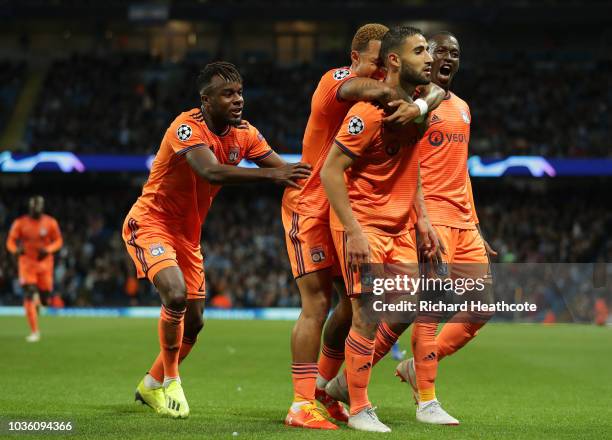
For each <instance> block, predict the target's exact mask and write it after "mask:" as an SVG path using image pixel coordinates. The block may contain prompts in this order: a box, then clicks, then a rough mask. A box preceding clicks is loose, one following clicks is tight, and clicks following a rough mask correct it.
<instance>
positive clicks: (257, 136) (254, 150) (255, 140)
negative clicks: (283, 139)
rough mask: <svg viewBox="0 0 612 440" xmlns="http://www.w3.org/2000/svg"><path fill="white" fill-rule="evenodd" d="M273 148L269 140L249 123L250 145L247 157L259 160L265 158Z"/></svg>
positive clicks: (255, 160)
mask: <svg viewBox="0 0 612 440" xmlns="http://www.w3.org/2000/svg"><path fill="white" fill-rule="evenodd" d="M272 152H273V150H272V147H270V145H268V141H266V138H264V137H263V135H262V134H261V133H260V132H259V130H257V129H256V128H255V127H253V126H252V125H250V124H249V145H248V147H247V151H246V158H247V159H248V160H252V161H254V162H257V161H258V160H262V159H265V158H266V157H268V156H269V155H270V154H272Z"/></svg>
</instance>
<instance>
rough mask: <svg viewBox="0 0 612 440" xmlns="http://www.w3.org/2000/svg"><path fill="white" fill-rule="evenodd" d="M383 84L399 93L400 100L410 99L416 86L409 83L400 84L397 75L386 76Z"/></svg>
mask: <svg viewBox="0 0 612 440" xmlns="http://www.w3.org/2000/svg"><path fill="white" fill-rule="evenodd" d="M385 83H386V84H387V85H388V86H390V87H393V88H395V89H396V90H397V91H398V92H399V93H400V95H402V99H406V98H411V97H412V95H413V94H414V91H415V90H416V85H414V84H410V83H405V84H404V83H402V81H400V79H399V75H391V74H389V75H387V78H386V79H385Z"/></svg>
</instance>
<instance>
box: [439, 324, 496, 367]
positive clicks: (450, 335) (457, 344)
mask: <svg viewBox="0 0 612 440" xmlns="http://www.w3.org/2000/svg"><path fill="white" fill-rule="evenodd" d="M483 325H485V323H484V322H447V323H446V324H444V325H443V326H442V330H440V333H439V334H438V337H437V338H436V343H437V346H438V361H439V360H441V359H442V358H444V357H446V356H449V355H451V354H453V353H454V352H456V351H457V350H459V349H460V348H461V347H463V346H464V345H465V344H467V343H468V342H470V340H472V339H473V338H474V337H475V336H476V335H477V334H478V330H480V328H481V327H482V326H483Z"/></svg>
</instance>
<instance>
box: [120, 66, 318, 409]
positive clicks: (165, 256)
mask: <svg viewBox="0 0 612 440" xmlns="http://www.w3.org/2000/svg"><path fill="white" fill-rule="evenodd" d="M197 87H198V92H199V94H200V98H201V103H202V106H201V108H194V109H192V110H189V111H187V112H184V113H181V114H180V115H179V116H178V117H177V118H176V119H175V120H174V121H173V122H172V124H171V125H170V127H169V128H168V130H167V131H166V134H165V135H164V138H163V140H162V142H161V146H160V148H159V151H158V152H157V155H156V156H155V160H154V161H153V165H152V168H151V173H150V175H149V179H148V180H147V182H146V183H145V185H144V188H143V190H142V195H141V196H140V197H139V198H138V200H137V201H136V203H134V205H133V206H132V209H131V210H130V212H129V213H128V215H127V217H126V219H125V222H124V225H123V238H124V241H125V243H126V246H127V250H128V252H129V254H130V256H131V257H132V260H133V261H134V264H135V265H136V269H137V272H138V277H139V278H144V277H147V278H148V279H149V280H150V281H151V282H152V283H153V284H154V285H155V287H156V288H157V290H158V292H159V294H160V297H161V300H162V308H161V316H160V320H159V326H158V334H159V341H160V347H161V352H160V354H159V356H158V357H157V359H156V360H155V362H154V364H153V366H152V367H151V369H150V371H149V372H148V373H147V374H146V375H145V377H144V378H143V380H142V381H141V382H140V384H139V385H138V387H137V390H136V398H137V399H138V400H141V401H142V402H143V403H146V404H147V405H149V406H151V407H152V408H153V409H154V410H155V411H156V412H157V413H158V414H161V415H169V416H171V417H175V418H185V417H187V416H188V415H189V405H188V403H187V400H186V398H185V395H184V393H183V389H182V386H181V381H180V377H179V370H178V365H179V362H180V361H181V360H183V359H184V358H185V357H186V356H187V355H188V353H189V352H190V350H191V348H192V347H193V345H194V344H195V342H196V339H197V335H198V333H199V332H200V330H201V329H202V327H203V318H202V312H203V310H204V298H205V292H206V289H205V278H204V267H203V257H202V251H201V249H200V235H201V230H202V224H203V223H204V221H205V220H206V215H207V214H208V211H209V209H210V206H211V204H212V201H213V199H214V198H215V196H216V195H217V193H218V191H219V189H220V185H222V184H236V183H248V182H276V183H279V184H283V185H290V186H291V185H292V186H295V187H298V188H299V186H298V185H297V184H296V183H295V181H296V180H299V179H304V178H306V177H308V175H309V174H310V170H309V168H310V166H308V165H304V164H291V165H289V164H286V163H285V162H284V161H283V160H282V159H281V158H280V157H279V156H278V155H277V154H276V153H275V152H274V151H273V150H272V149H271V148H270V146H269V145H268V143H267V142H266V140H265V139H264V137H263V136H262V135H261V134H260V133H259V131H258V130H257V129H256V128H255V127H253V126H251V125H250V124H249V123H248V122H246V121H241V116H242V110H243V106H244V99H243V97H242V77H241V76H240V73H239V72H238V71H237V70H236V68H235V66H234V65H233V64H230V63H226V62H214V63H210V64H208V65H207V66H206V67H205V68H204V70H202V72H201V73H200V75H199V76H198V79H197ZM243 158H245V159H249V160H252V161H255V162H256V163H257V164H258V165H259V166H260V167H263V168H259V169H247V168H241V167H237V166H236V165H238V163H240V161H241V160H242V159H243Z"/></svg>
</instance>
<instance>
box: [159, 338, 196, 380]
mask: <svg viewBox="0 0 612 440" xmlns="http://www.w3.org/2000/svg"><path fill="white" fill-rule="evenodd" d="M197 340H198V338H197V336H196V337H195V338H193V339H189V338H187V337H183V341H182V342H181V348H180V349H179V357H178V363H179V365H180V363H181V362H183V359H185V358H186V357H187V355H188V354H189V352H190V351H191V349H192V347H193V346H194V345H195V343H196V341H197ZM149 374H150V375H151V376H152V377H153V379H155V380H156V381H158V382H163V381H164V361H163V356H162V353H161V352H160V353H159V354H158V355H157V358H156V359H155V362H153V366H152V367H151V369H150V370H149Z"/></svg>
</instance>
